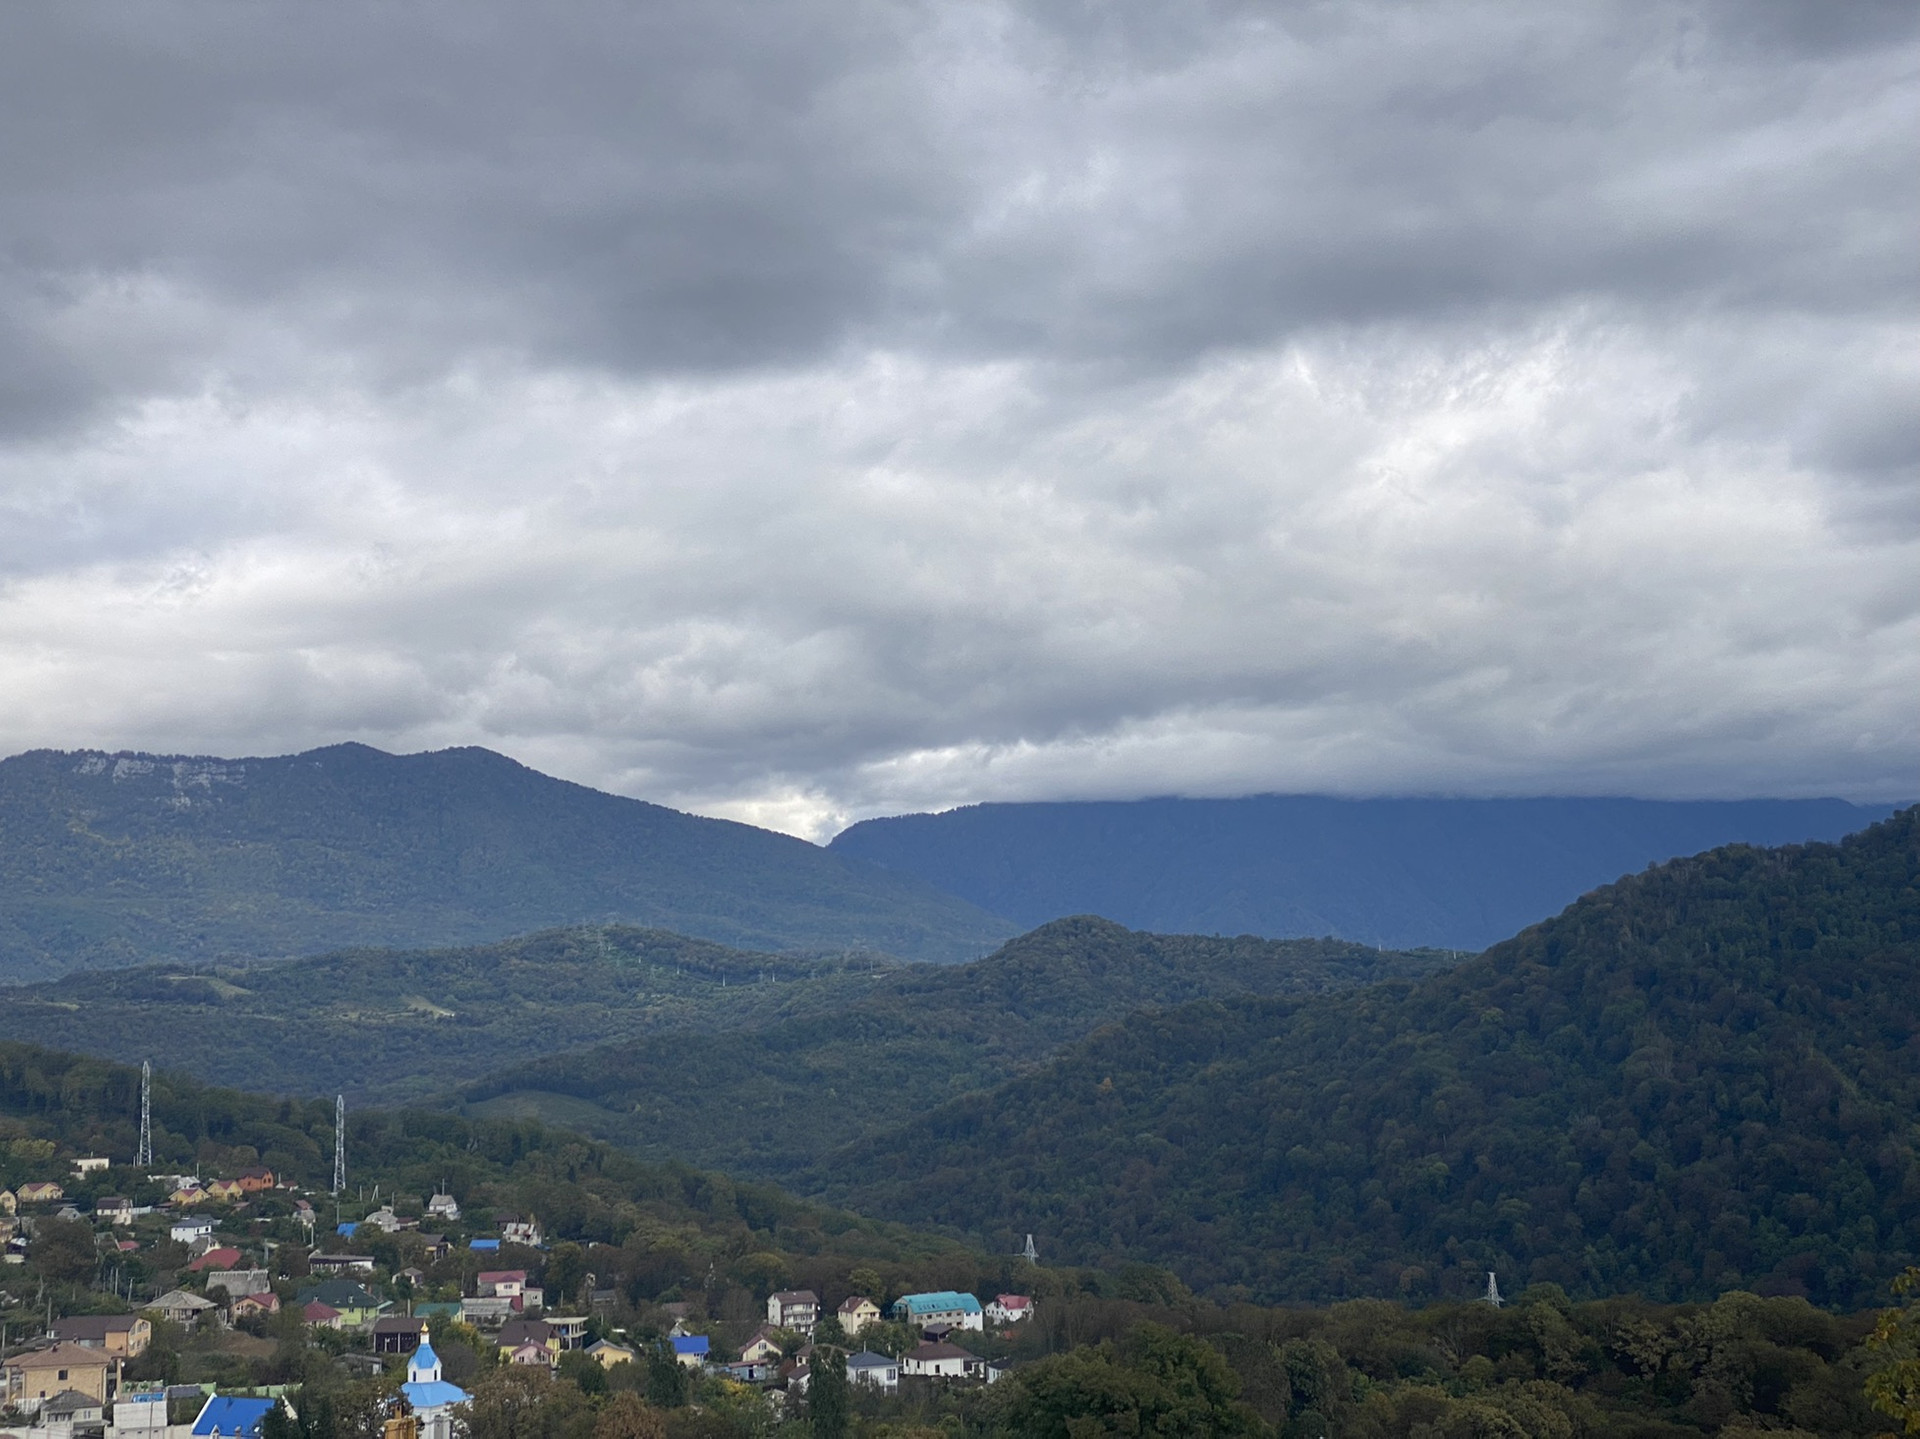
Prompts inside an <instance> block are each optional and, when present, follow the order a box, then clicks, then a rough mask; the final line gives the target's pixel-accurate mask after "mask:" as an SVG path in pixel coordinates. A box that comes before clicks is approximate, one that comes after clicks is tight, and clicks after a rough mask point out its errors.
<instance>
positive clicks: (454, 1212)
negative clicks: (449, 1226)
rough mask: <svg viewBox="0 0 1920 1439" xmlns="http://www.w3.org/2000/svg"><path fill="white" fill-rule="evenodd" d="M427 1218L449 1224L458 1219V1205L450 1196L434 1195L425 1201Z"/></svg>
mask: <svg viewBox="0 0 1920 1439" xmlns="http://www.w3.org/2000/svg"><path fill="white" fill-rule="evenodd" d="M427 1217H428V1218H430V1219H445V1220H447V1221H448V1222H449V1223H451V1222H452V1221H453V1220H456V1219H458V1218H459V1217H460V1203H459V1201H458V1200H456V1199H455V1198H454V1197H453V1196H452V1195H451V1194H436V1195H434V1196H433V1198H431V1199H429V1200H428V1201H427Z"/></svg>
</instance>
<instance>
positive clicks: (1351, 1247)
mask: <svg viewBox="0 0 1920 1439" xmlns="http://www.w3.org/2000/svg"><path fill="white" fill-rule="evenodd" d="M1917 880H1920V810H1915V809H1909V810H1906V811H1903V812H1901V813H1900V814H1898V815H1896V816H1894V817H1893V818H1891V819H1889V820H1887V821H1885V822H1883V823H1881V824H1878V825H1875V826H1873V827H1872V828H1870V829H1868V830H1866V831H1864V832H1862V833H1860V834H1858V835H1855V836H1852V837H1850V838H1848V839H1847V840H1845V841H1843V842H1842V843H1840V844H1838V845H1827V844H1814V845H1805V846H1797V847H1792V848H1786V849H1780V850H1756V849H1751V848H1747V847H1745V846H1732V847H1728V848H1725V849H1720V850H1714V851H1710V852H1709V853H1707V854H1704V855H1700V856H1697V857H1695V858H1691V859H1686V860H1680V861H1676V862H1674V863H1671V864H1667V865H1663V866H1660V867H1658V868H1655V869H1650V870H1648V871H1647V872H1645V873H1643V874H1640V875H1636V876H1633V877H1630V878H1628V879H1625V880H1622V881H1621V882H1619V883H1618V884H1615V885H1611V886H1609V887H1607V888H1606V889H1603V890H1600V891H1597V892H1595V893H1594V894H1591V895H1589V896H1587V897H1586V898H1584V899H1582V900H1581V901H1580V902H1579V903H1578V904H1575V905H1574V906H1572V907H1571V908H1569V909H1568V910H1567V911H1566V912H1565V913H1564V914H1562V915H1560V916H1559V917H1558V918H1556V919H1553V920H1550V921H1548V922H1547V923H1545V924H1541V925H1537V926H1534V927H1533V928H1531V929H1529V930H1527V931H1525V932H1523V933H1522V934H1520V935H1518V936H1517V937H1515V938H1514V939H1512V940H1509V941H1507V942H1506V943H1504V944H1501V945H1498V946H1496V947H1495V948H1493V949H1492V950H1490V951H1489V952H1488V953H1487V954H1486V955H1484V956H1482V957H1480V958H1478V959H1475V960H1471V961H1469V962H1468V963H1466V964H1465V965H1462V966H1461V967H1459V968H1457V969H1454V970H1451V971H1448V972H1446V973H1442V974H1440V975H1437V976H1435V977H1433V978H1430V979H1427V980H1425V981H1424V982H1422V983H1419V984H1406V983H1392V984H1386V985H1381V986H1378V987H1375V988H1371V989H1366V990H1361V991H1358V992H1353V993H1347V994H1340V995H1333V996H1328V997H1324V998H1319V999H1313V1000H1306V1001H1297V1000H1285V999H1256V998H1248V999H1228V1000H1220V1001H1206V1002H1202V1003H1198V1004H1194V1005H1189V1006H1185V1007H1182V1008H1178V1009H1174V1010H1171V1011H1167V1012H1164V1013H1146V1014H1139V1015H1135V1016H1133V1017H1131V1018H1130V1019H1128V1020H1127V1021H1126V1022H1125V1023H1123V1024H1121V1025H1118V1026H1116V1027H1115V1028H1113V1029H1111V1030H1109V1031H1106V1032H1103V1033H1101V1034H1098V1035H1096V1036H1094V1037H1093V1038H1091V1039H1089V1040H1087V1041H1086V1042H1085V1043H1084V1044H1082V1045H1080V1046H1079V1047H1077V1048H1075V1049H1074V1050H1072V1051H1071V1052H1069V1053H1068V1054H1067V1055H1066V1056H1064V1057H1062V1058H1061V1059H1059V1060H1058V1061H1056V1062H1055V1063H1053V1064H1051V1065H1048V1066H1046V1067H1044V1068H1042V1069H1040V1070H1038V1071H1036V1072H1034V1073H1032V1074H1029V1075H1026V1076H1023V1077H1020V1078H1017V1079H1014V1080H1012V1081H1011V1082H1009V1083H1008V1084H1006V1085H1004V1086H1002V1087H1001V1088H999V1089H997V1090H994V1091H992V1092H990V1093H986V1094H981V1095H975V1096H970V1097H966V1098H962V1099H959V1100H956V1101H955V1102H953V1103H951V1104H949V1105H947V1106H945V1107H943V1108H941V1109H939V1110H938V1111H936V1112H934V1113H932V1114H929V1115H927V1116H925V1117H924V1118H922V1119H920V1120H918V1121H916V1122H914V1123H913V1124H910V1125H908V1126H907V1127H905V1128H904V1129H901V1130H897V1131H890V1132H887V1133H884V1134H881V1135H878V1136H875V1137H873V1138H871V1139H869V1140H867V1141H865V1142H861V1143H857V1144H855V1145H853V1146H850V1147H849V1148H847V1149H845V1150H843V1151H841V1152H840V1153H838V1154H836V1155H834V1156H833V1157H832V1158H831V1159H830V1160H829V1161H828V1162H827V1163H825V1164H823V1165H822V1166H821V1168H820V1170H819V1172H818V1176H817V1177H818V1178H819V1179H820V1180H821V1181H822V1186H821V1187H822V1190H823V1192H826V1193H828V1194H830V1195H832V1196H834V1197H836V1198H838V1199H840V1200H842V1201H844V1202H850V1203H853V1204H854V1205H856V1206H857V1207H860V1208H862V1209H863V1210H865V1211H866V1212H870V1213H878V1214H885V1215H888V1216H890V1217H893V1218H898V1219H902V1220H907V1221H911V1222H916V1223H935V1224H943V1225H949V1226H953V1227H954V1228H955V1229H956V1230H959V1231H964V1232H967V1233H971V1234H975V1235H978V1236H981V1238H982V1240H983V1242H985V1243H986V1244H987V1245H988V1246H989V1247H994V1248H998V1247H1001V1246H1005V1245H1007V1244H1008V1243H1010V1242H1011V1241H1012V1240H1013V1238H1014V1237H1015V1236H1017V1235H1019V1234H1021V1233H1024V1232H1026V1231H1033V1232H1035V1233H1038V1234H1040V1235H1041V1236H1043V1242H1047V1241H1050V1242H1051V1243H1052V1244H1053V1245H1054V1248H1055V1252H1056V1253H1058V1254H1060V1255H1061V1256H1062V1257H1063V1258H1067V1259H1070V1260H1072V1261H1075V1262H1086V1263H1110V1262H1114V1261H1116V1260H1119V1259H1121V1258H1131V1259H1139V1260H1145V1261H1149V1262H1152V1263H1157V1264H1165V1265H1168V1266H1170V1267H1172V1268H1174V1269H1175V1270H1176V1271H1178V1272H1179V1273H1180V1274H1181V1275H1182V1276H1183V1277H1184V1278H1185V1279H1187V1281H1188V1282H1190V1283H1192V1284H1193V1285H1195V1286H1196V1287H1197V1288H1201V1289H1204V1290H1206V1291H1208V1292H1213V1293H1217V1294H1222V1295H1236V1294H1238V1295H1246V1296H1251V1297H1254V1298H1258V1299H1265V1300H1279V1299H1332V1298H1339V1297H1342V1296H1351V1295H1366V1294H1376V1295H1405V1296H1409V1297H1415V1298H1421V1297H1428V1296H1436V1295H1447V1294H1456V1295H1457V1294H1461V1293H1464V1292H1466V1291H1469V1290H1473V1289H1477V1288H1478V1287H1479V1286H1480V1285H1481V1284H1482V1283H1484V1277H1483V1276H1484V1271H1486V1270H1488V1269H1494V1270H1498V1271H1499V1272H1501V1273H1502V1274H1503V1275H1507V1276H1511V1277H1512V1279H1513V1281H1514V1282H1518V1283H1528V1282H1539V1281H1547V1282H1553V1283H1556V1284H1560V1285H1562V1286H1564V1287H1565V1288H1566V1289H1567V1290H1568V1291H1570V1292H1573V1293H1576V1294H1584V1295H1604V1294H1616V1293H1625V1292H1640V1293H1643V1294H1645V1295H1647V1296H1648V1297H1650V1298H1668V1299H1680V1298H1706V1297H1711V1296H1712V1295H1714V1294H1716V1293H1718V1292H1720V1291H1722V1290H1725V1289H1730V1288H1734V1287H1742V1286H1744V1287H1754V1288H1757V1289H1759V1290H1761V1291H1762V1292H1765V1293H1771V1294H1781V1295H1806V1296H1808V1297H1810V1298H1812V1299H1813V1300H1814V1301H1815V1302H1817V1303H1821V1304H1827V1305H1834V1306H1857V1305H1865V1304H1871V1303H1874V1302H1877V1301H1879V1300H1881V1299H1882V1298H1883V1297H1884V1295H1885V1293H1886V1285H1887V1282H1888V1280H1889V1279H1890V1278H1891V1277H1892V1276H1893V1275H1894V1274H1896V1273H1897V1272H1898V1271H1899V1270H1900V1268H1901V1267H1902V1266H1904V1265H1906V1264H1909V1263H1912V1262H1914V1260H1915V1258H1916V1257H1920V1154H1917V1153H1916V1143H1917V1141H1920V1128H1917V1127H1916V1119H1917V1116H1920V1046H1916V1044H1915V1042H1914V1036H1915V1034H1916V1033H1920V985H1916V983H1915V979H1916V974H1917V972H1920V965H1917V963H1916V961H1920V883H1917Z"/></svg>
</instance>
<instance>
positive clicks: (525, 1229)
mask: <svg viewBox="0 0 1920 1439" xmlns="http://www.w3.org/2000/svg"><path fill="white" fill-rule="evenodd" d="M494 1222H495V1223H496V1224H498V1225H499V1226H500V1240H501V1242H502V1243H503V1244H524V1245H526V1246H527V1248H529V1249H538V1248H539V1247H540V1224H539V1221H538V1220H536V1219H535V1218H534V1217H533V1216H532V1215H531V1214H529V1215H528V1216H527V1217H526V1218H525V1219H522V1218H521V1217H520V1216H519V1215H517V1214H496V1215H495V1216H494Z"/></svg>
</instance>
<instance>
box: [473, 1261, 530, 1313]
mask: <svg viewBox="0 0 1920 1439" xmlns="http://www.w3.org/2000/svg"><path fill="white" fill-rule="evenodd" d="M474 1286H475V1289H476V1291H477V1292H478V1293H479V1295H480V1297H481V1298H482V1299H518V1298H520V1296H521V1295H523V1294H524V1293H526V1289H527V1271H526V1270H524V1269H483V1270H481V1271H480V1273H479V1274H478V1275H477V1276H476V1277H475V1279H474ZM514 1307H515V1308H516V1309H517V1308H519V1306H518V1305H515V1306H514Z"/></svg>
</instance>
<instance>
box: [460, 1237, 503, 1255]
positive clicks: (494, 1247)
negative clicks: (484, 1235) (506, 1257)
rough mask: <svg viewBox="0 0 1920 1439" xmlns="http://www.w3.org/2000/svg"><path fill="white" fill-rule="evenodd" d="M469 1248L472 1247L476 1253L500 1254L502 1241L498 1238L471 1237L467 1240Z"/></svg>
mask: <svg viewBox="0 0 1920 1439" xmlns="http://www.w3.org/2000/svg"><path fill="white" fill-rule="evenodd" d="M467 1248H469V1249H471V1250H472V1251H473V1252H474V1253H475V1254H498V1253H499V1252H500V1241H499V1240H498V1239H469V1240H468V1241H467Z"/></svg>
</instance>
